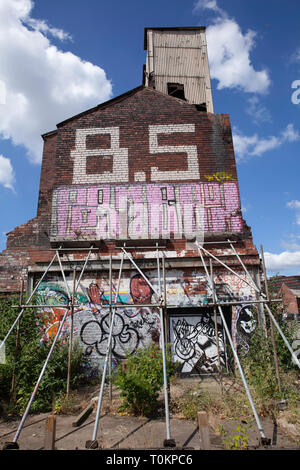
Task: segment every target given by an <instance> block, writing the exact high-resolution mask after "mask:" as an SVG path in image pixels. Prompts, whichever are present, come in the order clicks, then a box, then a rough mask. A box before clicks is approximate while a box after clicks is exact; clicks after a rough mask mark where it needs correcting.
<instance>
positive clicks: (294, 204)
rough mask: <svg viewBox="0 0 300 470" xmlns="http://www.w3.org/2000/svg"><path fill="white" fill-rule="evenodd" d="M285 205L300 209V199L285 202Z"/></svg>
mask: <svg viewBox="0 0 300 470" xmlns="http://www.w3.org/2000/svg"><path fill="white" fill-rule="evenodd" d="M286 207H289V208H290V209H300V201H297V199H294V200H293V201H289V202H287V203H286Z"/></svg>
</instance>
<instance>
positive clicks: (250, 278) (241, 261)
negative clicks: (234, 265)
mask: <svg viewBox="0 0 300 470" xmlns="http://www.w3.org/2000/svg"><path fill="white" fill-rule="evenodd" d="M228 242H229V240H228ZM230 246H231V249H232V250H233V251H234V253H235V255H236V257H237V259H238V260H239V262H240V263H241V265H242V266H243V268H244V271H245V273H246V275H247V276H248V279H249V280H250V282H251V284H252V287H253V289H254V290H255V291H256V292H257V293H258V292H259V293H260V290H259V288H258V287H257V285H256V284H255V282H254V281H253V279H252V276H250V273H249V272H248V270H247V268H246V266H245V264H244V263H243V260H242V259H241V257H240V255H239V254H238V252H237V251H236V249H235V248H234V246H233V245H232V244H231V243H230Z"/></svg>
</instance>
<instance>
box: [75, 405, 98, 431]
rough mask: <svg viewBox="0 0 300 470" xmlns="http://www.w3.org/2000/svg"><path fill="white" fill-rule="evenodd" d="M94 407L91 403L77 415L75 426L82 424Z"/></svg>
mask: <svg viewBox="0 0 300 470" xmlns="http://www.w3.org/2000/svg"><path fill="white" fill-rule="evenodd" d="M93 409H94V405H93V403H90V404H89V405H88V406H87V407H86V408H85V409H84V410H83V411H82V412H81V413H80V415H79V416H77V418H76V421H74V422H73V423H72V426H73V427H77V426H80V425H81V424H82V423H84V421H85V420H86V419H87V418H88V417H89V416H90V414H91V413H92V411H93Z"/></svg>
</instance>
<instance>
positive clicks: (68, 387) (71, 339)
mask: <svg viewBox="0 0 300 470" xmlns="http://www.w3.org/2000/svg"><path fill="white" fill-rule="evenodd" d="M75 282H76V268H74V269H73V290H72V306H71V326H70V335H69V354H68V375H67V397H68V396H69V393H70V382H71V363H72V349H73V325H74V298H75Z"/></svg>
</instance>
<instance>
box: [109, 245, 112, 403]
mask: <svg viewBox="0 0 300 470" xmlns="http://www.w3.org/2000/svg"><path fill="white" fill-rule="evenodd" d="M111 304H112V256H111V254H110V257H109V322H110V323H109V324H110V325H111V323H112V308H111ZM111 377H112V350H111V344H110V346H109V400H110V401H112V383H111Z"/></svg>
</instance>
